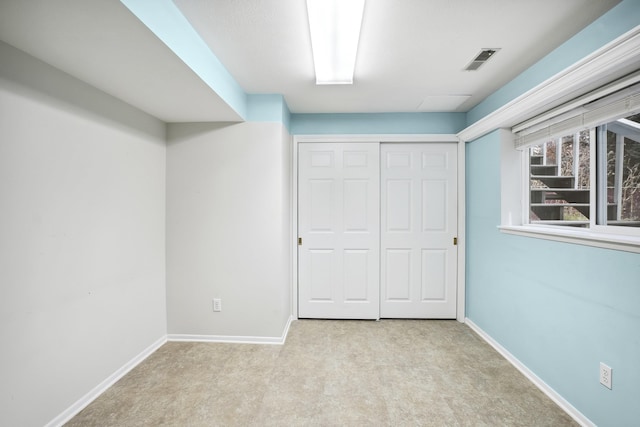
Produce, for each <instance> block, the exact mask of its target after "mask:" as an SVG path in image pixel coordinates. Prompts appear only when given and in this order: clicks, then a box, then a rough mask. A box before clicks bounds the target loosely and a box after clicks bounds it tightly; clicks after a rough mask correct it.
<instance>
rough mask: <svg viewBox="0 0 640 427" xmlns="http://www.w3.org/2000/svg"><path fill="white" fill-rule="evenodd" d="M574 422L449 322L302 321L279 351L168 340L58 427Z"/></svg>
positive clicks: (487, 348) (276, 348) (266, 347)
mask: <svg viewBox="0 0 640 427" xmlns="http://www.w3.org/2000/svg"><path fill="white" fill-rule="evenodd" d="M162 425H163V426H216V425H220V426H304V425H309V426H492V427H493V426H569V425H571V426H573V425H577V424H575V423H574V421H573V420H572V419H571V418H570V417H569V416H568V415H567V414H565V413H564V412H563V411H562V410H561V409H560V408H559V407H558V406H556V404H555V403H553V402H552V401H551V400H550V399H549V398H547V397H546V396H545V395H544V394H543V393H542V392H540V391H539V390H538V389H537V388H536V387H535V386H534V385H533V384H531V383H530V382H529V381H528V380H527V379H526V378H525V377H524V376H522V374H520V373H519V372H518V371H517V370H516V369H515V368H514V367H512V366H511V365H510V364H509V363H508V362H507V361H506V360H505V359H504V358H503V357H502V356H500V355H499V354H498V353H496V351H495V350H493V349H492V348H491V347H490V346H488V345H487V344H486V343H485V342H484V341H482V340H481V339H480V338H479V337H478V336H477V335H476V334H475V333H474V332H473V331H471V329H469V328H468V327H467V326H465V325H463V324H460V323H458V322H456V321H433V320H427V321H420V320H382V321H379V322H374V321H329V320H299V321H295V322H293V323H292V325H291V329H290V331H289V336H288V337H287V341H286V344H285V345H282V346H280V345H251V344H216V343H181V342H169V343H167V344H165V345H164V346H162V347H161V348H160V349H158V350H157V351H156V352H155V353H154V354H152V355H151V356H149V357H148V358H147V359H146V360H145V361H144V362H142V363H141V364H140V365H138V366H137V367H136V368H135V369H133V370H132V371H131V372H130V373H128V374H127V375H126V376H124V377H123V378H122V379H121V380H120V381H118V382H117V383H116V384H115V385H114V386H112V387H111V388H110V389H109V390H107V391H106V392H105V393H103V394H102V395H101V396H100V397H99V398H98V399H96V400H95V401H94V402H92V403H91V404H90V405H89V406H87V407H86V408H85V409H84V410H83V411H81V412H80V413H79V414H78V415H77V416H76V417H74V418H73V419H72V420H71V421H70V422H69V423H68V424H67V426H70V427H71V426H101V427H104V426H162Z"/></svg>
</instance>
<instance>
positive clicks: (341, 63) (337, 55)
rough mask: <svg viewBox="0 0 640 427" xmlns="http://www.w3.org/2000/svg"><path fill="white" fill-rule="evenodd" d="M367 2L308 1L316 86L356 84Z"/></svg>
mask: <svg viewBox="0 0 640 427" xmlns="http://www.w3.org/2000/svg"><path fill="white" fill-rule="evenodd" d="M364 1H365V0H307V13H308V15H309V28H310V30H311V49H312V51H313V63H314V66H315V71H316V84H318V85H332V84H352V83H353V73H354V70H355V66H356V54H357V52H358V40H359V39H360V27H361V26H362V15H363V12H364Z"/></svg>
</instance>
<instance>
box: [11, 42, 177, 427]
mask: <svg viewBox="0 0 640 427" xmlns="http://www.w3.org/2000/svg"><path fill="white" fill-rule="evenodd" d="M164 140H165V125H164V124H163V123H162V122H160V121H158V120H156V119H154V118H152V117H150V116H148V115H146V114H144V113H142V112H140V111H138V110H135V109H134V108H132V107H130V106H128V105H126V104H124V103H122V102H120V101H118V100H116V99H115V98H112V97H110V96H108V95H106V94H104V93H102V92H99V91H98V90H96V89H94V88H92V87H90V86H88V85H86V84H84V83H82V82H80V81H78V80H76V79H74V78H72V77H70V76H68V75H66V74H64V73H61V72H60V71H57V70H55V69H53V68H52V67H50V66H48V65H46V64H44V63H42V62H40V61H38V60H36V59H34V58H32V57H30V56H27V55H26V54H24V53H22V52H20V51H18V50H16V49H14V48H12V47H10V46H8V45H6V44H4V43H0V342H1V343H2V350H1V351H0V361H1V363H0V425H5V426H18V425H19V426H41V425H43V424H45V423H47V422H49V421H51V420H52V419H54V418H55V417H56V416H58V415H59V414H61V413H62V412H63V411H65V410H66V409H67V408H69V407H70V406H71V405H72V404H73V403H74V402H76V401H77V400H78V399H80V398H81V397H82V396H84V395H85V394H86V393H87V392H89V391H90V390H91V389H92V388H93V387H95V386H97V385H98V384H99V383H100V382H101V381H103V380H104V379H105V378H107V377H108V376H110V375H111V374H113V373H114V372H115V371H116V370H117V369H119V368H121V367H122V366H123V365H125V363H127V362H128V361H130V360H131V359H132V358H134V357H135V356H136V355H138V354H140V353H141V352H142V351H143V350H145V349H146V348H148V347H149V346H150V345H152V344H153V343H155V342H157V340H158V339H161V338H162V337H163V336H164V335H165V334H166V306H165V280H164V277H165V276H164V275H165V264H164V255H165V232H164V226H165V157H166V147H165V144H164Z"/></svg>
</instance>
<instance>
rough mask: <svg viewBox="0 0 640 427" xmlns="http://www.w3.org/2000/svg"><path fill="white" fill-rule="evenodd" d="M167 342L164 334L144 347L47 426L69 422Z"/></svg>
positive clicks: (52, 426) (57, 426)
mask: <svg viewBox="0 0 640 427" xmlns="http://www.w3.org/2000/svg"><path fill="white" fill-rule="evenodd" d="M166 342H167V337H166V336H162V337H161V338H159V339H158V340H157V341H156V342H154V343H153V344H151V345H150V346H149V347H147V348H146V349H144V350H143V351H142V352H141V353H140V354H138V355H137V356H135V357H134V358H133V359H131V360H130V361H128V362H127V363H125V364H124V365H123V366H122V367H121V368H120V369H118V370H117V371H115V372H114V373H113V374H111V375H109V377H107V378H106V379H105V380H104V381H102V382H101V383H100V384H98V385H97V386H95V387H94V388H93V389H92V390H91V391H89V392H88V393H87V394H85V395H84V396H82V397H81V398H80V399H79V400H78V401H76V402H75V403H74V404H73V405H71V406H70V407H69V408H67V409H66V410H65V411H64V412H62V413H61V414H60V415H58V416H57V417H55V418H54V419H53V420H51V421H49V422H48V423H47V424H46V425H45V427H59V426H62V425H63V424H65V423H66V422H68V421H69V420H70V419H71V418H73V417H74V416H76V414H78V412H80V411H82V410H83V409H84V408H86V407H87V405H89V404H90V403H91V402H93V401H94V400H95V399H97V398H98V396H100V395H101V394H102V393H104V392H105V391H106V390H107V389H108V388H109V387H111V386H112V385H114V384H115V383H116V382H117V381H118V380H119V379H120V378H122V377H123V376H125V375H126V374H127V373H128V372H129V371H131V370H132V369H133V368H135V367H136V366H138V364H140V362H142V361H143V360H144V359H146V358H147V357H149V356H150V355H151V354H152V353H153V352H155V351H156V350H157V349H159V348H160V347H161V346H162V345H163V344H164V343H166Z"/></svg>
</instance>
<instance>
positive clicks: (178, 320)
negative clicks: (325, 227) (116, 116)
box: [167, 123, 291, 337]
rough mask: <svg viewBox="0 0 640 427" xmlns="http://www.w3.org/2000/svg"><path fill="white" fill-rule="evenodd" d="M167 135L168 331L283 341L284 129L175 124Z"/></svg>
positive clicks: (286, 270)
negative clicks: (217, 305) (217, 301)
mask: <svg viewBox="0 0 640 427" xmlns="http://www.w3.org/2000/svg"><path fill="white" fill-rule="evenodd" d="M167 139H168V146H167V310H168V332H169V334H189V335H218V336H219V335H223V336H243V337H248V336H251V337H279V336H281V335H282V332H283V329H284V326H285V324H286V322H287V319H288V318H289V316H290V313H291V300H290V293H291V292H290V286H291V285H290V275H291V272H290V258H291V257H290V247H291V240H290V239H291V237H290V210H291V207H290V199H291V196H290V192H291V190H290V185H291V179H290V176H291V174H290V165H291V161H290V152H291V148H290V144H291V138H290V137H289V135H288V134H287V132H286V129H285V128H284V127H283V126H282V124H279V123H239V124H230V123H226V124H224V123H217V124H216V123H190V124H170V125H169V126H168V134H167ZM213 298H221V299H222V311H221V312H219V313H214V312H213V310H212V299H213Z"/></svg>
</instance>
